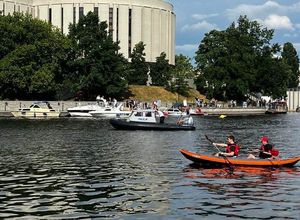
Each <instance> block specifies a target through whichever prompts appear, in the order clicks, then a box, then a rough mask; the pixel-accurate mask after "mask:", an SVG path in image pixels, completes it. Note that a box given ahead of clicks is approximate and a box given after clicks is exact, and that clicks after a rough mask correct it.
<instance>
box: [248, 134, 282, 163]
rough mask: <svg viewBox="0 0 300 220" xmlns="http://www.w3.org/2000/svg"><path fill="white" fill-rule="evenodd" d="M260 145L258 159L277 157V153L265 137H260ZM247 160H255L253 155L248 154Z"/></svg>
mask: <svg viewBox="0 0 300 220" xmlns="http://www.w3.org/2000/svg"><path fill="white" fill-rule="evenodd" d="M260 141H261V143H262V145H261V147H260V149H259V150H258V152H259V154H258V157H259V158H260V159H267V158H274V157H276V156H278V155H279V151H278V150H275V149H274V146H273V145H272V144H269V138H268V137H266V136H263V137H261V139H260ZM247 158H248V159H256V157H255V156H254V155H253V154H249V155H248V157H247Z"/></svg>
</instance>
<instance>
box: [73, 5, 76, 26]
mask: <svg viewBox="0 0 300 220" xmlns="http://www.w3.org/2000/svg"><path fill="white" fill-rule="evenodd" d="M75 23H76V7H73V24H75Z"/></svg>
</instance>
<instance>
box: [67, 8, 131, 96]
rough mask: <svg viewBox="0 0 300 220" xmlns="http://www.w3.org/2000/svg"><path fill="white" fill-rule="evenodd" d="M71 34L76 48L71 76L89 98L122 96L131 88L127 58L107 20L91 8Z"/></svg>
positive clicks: (74, 49)
mask: <svg viewBox="0 0 300 220" xmlns="http://www.w3.org/2000/svg"><path fill="white" fill-rule="evenodd" d="M69 38H70V39H71V42H72V48H73V58H72V59H71V61H70V62H69V67H70V72H71V73H70V75H69V78H71V79H72V82H73V84H74V85H77V86H76V87H77V89H78V90H80V91H82V92H83V93H84V96H85V98H86V99H91V98H92V99H94V98H95V97H96V96H97V95H98V94H101V95H104V96H109V97H122V96H123V95H124V94H125V92H126V89H127V81H126V80H125V76H126V71H127V60H126V59H125V58H124V57H123V55H122V54H120V53H119V52H118V51H119V49H120V48H119V45H118V44H119V43H118V42H114V41H113V39H112V36H111V35H109V34H108V32H107V24H106V22H99V18H98V16H97V15H96V14H94V13H92V12H89V13H88V14H87V15H86V16H83V17H81V18H80V20H79V22H78V24H72V25H70V32H69Z"/></svg>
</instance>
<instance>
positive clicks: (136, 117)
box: [127, 109, 159, 123]
mask: <svg viewBox="0 0 300 220" xmlns="http://www.w3.org/2000/svg"><path fill="white" fill-rule="evenodd" d="M157 117H159V114H158V111H156V110H152V109H140V110H133V111H132V112H131V114H130V116H129V118H128V119H127V121H128V122H144V123H157V120H156V118H157Z"/></svg>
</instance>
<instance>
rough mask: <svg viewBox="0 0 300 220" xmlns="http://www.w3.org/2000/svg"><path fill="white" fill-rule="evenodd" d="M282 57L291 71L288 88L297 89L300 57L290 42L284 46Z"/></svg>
mask: <svg viewBox="0 0 300 220" xmlns="http://www.w3.org/2000/svg"><path fill="white" fill-rule="evenodd" d="M281 56H282V59H283V61H284V62H285V63H286V64H287V65H288V66H289V69H290V74H289V79H288V87H289V88H295V87H297V86H298V85H299V75H300V73H299V57H298V55H297V51H296V49H295V48H294V46H293V44H292V43H289V42H288V43H285V44H284V45H283V51H282V53H281Z"/></svg>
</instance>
